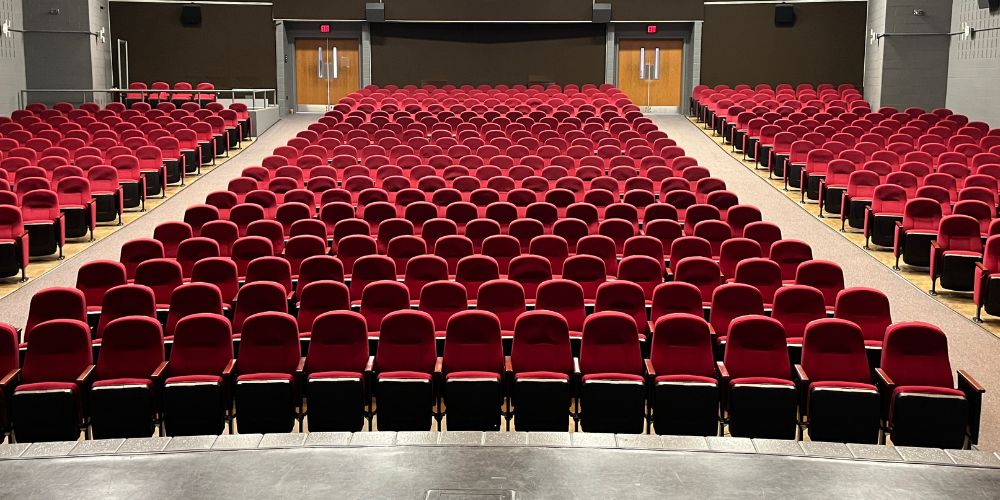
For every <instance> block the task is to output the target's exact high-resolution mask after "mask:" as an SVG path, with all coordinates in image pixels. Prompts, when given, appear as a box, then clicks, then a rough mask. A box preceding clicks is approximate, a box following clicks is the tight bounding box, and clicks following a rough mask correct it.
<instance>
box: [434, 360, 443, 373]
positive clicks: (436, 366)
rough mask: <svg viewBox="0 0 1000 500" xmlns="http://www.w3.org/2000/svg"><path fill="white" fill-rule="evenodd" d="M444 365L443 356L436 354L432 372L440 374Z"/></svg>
mask: <svg viewBox="0 0 1000 500" xmlns="http://www.w3.org/2000/svg"><path fill="white" fill-rule="evenodd" d="M443 365H444V358H442V357H440V356H438V358H437V360H436V361H434V373H435V374H437V375H440V374H441V372H442V369H443Z"/></svg>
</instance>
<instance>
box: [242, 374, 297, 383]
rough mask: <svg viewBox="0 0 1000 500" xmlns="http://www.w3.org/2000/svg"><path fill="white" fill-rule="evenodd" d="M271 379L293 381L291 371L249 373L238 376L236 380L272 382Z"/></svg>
mask: <svg viewBox="0 0 1000 500" xmlns="http://www.w3.org/2000/svg"><path fill="white" fill-rule="evenodd" d="M271 381H288V382H291V381H292V375H291V374H289V373H248V374H246V375H240V376H239V377H237V378H236V382H237V383H239V382H271Z"/></svg>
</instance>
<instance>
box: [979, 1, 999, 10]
mask: <svg viewBox="0 0 1000 500" xmlns="http://www.w3.org/2000/svg"><path fill="white" fill-rule="evenodd" d="M979 8H980V9H990V10H997V9H1000V0H979Z"/></svg>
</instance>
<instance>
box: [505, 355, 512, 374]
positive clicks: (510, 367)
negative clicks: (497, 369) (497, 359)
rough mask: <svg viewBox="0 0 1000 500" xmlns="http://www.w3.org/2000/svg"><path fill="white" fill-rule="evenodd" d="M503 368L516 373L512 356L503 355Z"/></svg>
mask: <svg viewBox="0 0 1000 500" xmlns="http://www.w3.org/2000/svg"><path fill="white" fill-rule="evenodd" d="M503 369H504V371H505V372H507V373H514V367H513V365H511V363H510V356H504V357H503Z"/></svg>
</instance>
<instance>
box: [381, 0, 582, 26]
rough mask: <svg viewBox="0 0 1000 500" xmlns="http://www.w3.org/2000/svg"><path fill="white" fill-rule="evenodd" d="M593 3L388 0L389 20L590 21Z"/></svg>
mask: <svg viewBox="0 0 1000 500" xmlns="http://www.w3.org/2000/svg"><path fill="white" fill-rule="evenodd" d="M592 4H593V1H592V0H543V1H538V0H475V1H473V2H470V1H468V0H385V18H386V20H390V21H403V20H407V21H410V20H416V21H590V20H591V18H592V17H593V12H592V8H591V5H592Z"/></svg>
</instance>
